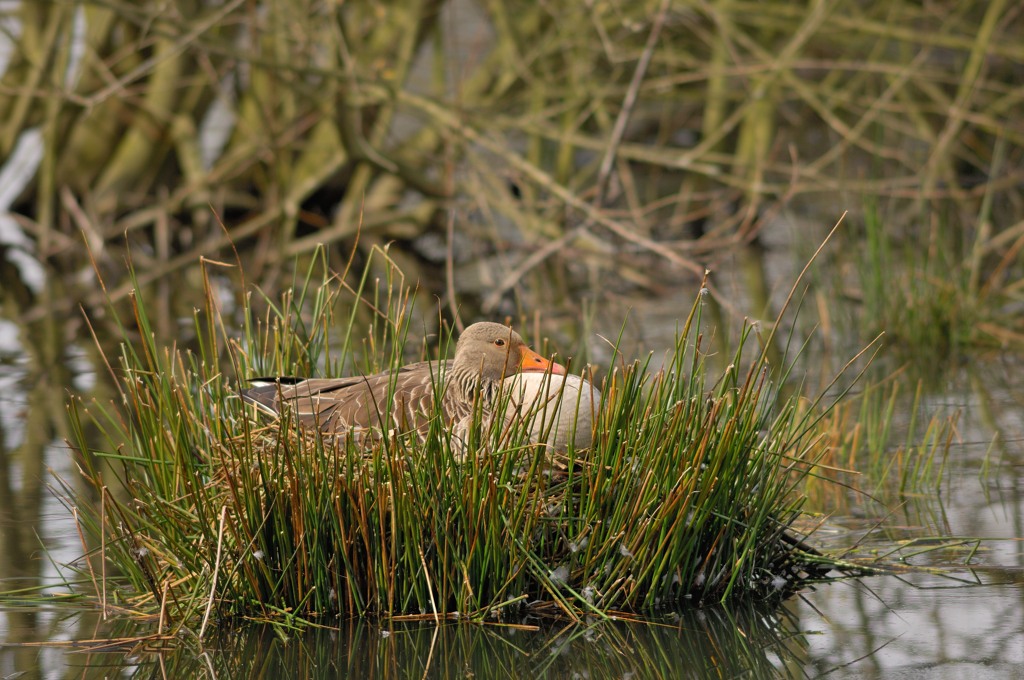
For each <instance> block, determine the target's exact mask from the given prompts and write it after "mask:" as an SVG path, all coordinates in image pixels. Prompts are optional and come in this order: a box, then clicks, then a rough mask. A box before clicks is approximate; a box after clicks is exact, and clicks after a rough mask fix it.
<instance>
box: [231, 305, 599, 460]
mask: <svg viewBox="0 0 1024 680" xmlns="http://www.w3.org/2000/svg"><path fill="white" fill-rule="evenodd" d="M545 373H550V374H555V375H558V376H563V375H564V374H565V367H564V366H562V365H560V364H557V363H554V362H553V361H549V360H548V359H545V358H544V357H542V356H540V355H539V354H537V353H536V352H534V351H533V350H532V349H530V348H529V347H527V346H526V343H525V342H523V339H522V337H520V335H519V334H518V333H516V332H515V331H513V330H512V329H511V328H509V327H507V326H503V325H502V324H498V323H489V322H481V323H475V324H473V325H472V326H469V327H468V328H466V330H465V331H464V332H463V333H462V335H461V336H459V341H458V343H457V344H456V346H455V357H454V359H452V360H448V361H441V362H436V361H435V362H431V361H422V362H419V363H415V364H409V365H407V366H403V367H402V368H399V369H398V370H396V371H394V372H383V373H377V374H374V375H364V376H354V377H349V378H308V379H302V378H258V379H255V380H253V381H252V382H251V386H250V387H249V388H247V389H245V390H243V391H242V398H243V399H244V400H245V401H247V402H249V403H251V404H254V405H255V406H256V407H257V408H259V409H260V410H262V411H265V412H268V413H271V414H273V415H275V416H279V415H281V414H282V413H285V414H287V415H288V416H289V417H292V418H295V419H296V420H297V421H298V422H299V423H300V424H301V425H302V426H304V427H308V428H317V429H319V430H320V431H321V432H322V433H324V434H327V435H333V436H350V435H351V436H354V437H355V438H356V441H362V440H363V439H364V438H366V437H367V436H369V437H370V438H371V439H376V438H379V437H380V434H381V432H382V431H387V432H389V433H395V434H399V433H406V432H412V433H415V434H416V435H417V436H418V437H419V438H421V439H422V438H423V437H424V436H425V435H426V433H427V430H428V429H429V426H430V417H431V414H433V413H435V398H436V397H435V393H434V391H435V386H438V385H440V386H442V390H443V391H442V393H441V397H440V412H441V416H442V417H443V419H444V425H445V427H447V428H449V429H450V430H451V431H452V432H454V433H455V434H457V435H458V436H460V437H461V436H463V435H464V434H465V433H466V432H467V431H468V428H469V425H470V423H471V421H472V418H473V408H474V403H475V402H476V401H477V400H479V402H480V405H481V408H482V415H483V416H484V417H490V415H491V412H492V410H493V407H494V405H495V403H496V402H497V400H499V399H500V398H501V396H500V395H501V392H502V389H504V388H503V381H504V380H505V378H508V377H510V376H515V375H517V374H538V375H543V374H545ZM560 383H561V380H560V379H555V380H552V381H551V385H552V386H553V387H554V386H557V385H558V384H560ZM388 400H390V403H389V401H388ZM588 432H589V430H588ZM538 441H539V440H538Z"/></svg>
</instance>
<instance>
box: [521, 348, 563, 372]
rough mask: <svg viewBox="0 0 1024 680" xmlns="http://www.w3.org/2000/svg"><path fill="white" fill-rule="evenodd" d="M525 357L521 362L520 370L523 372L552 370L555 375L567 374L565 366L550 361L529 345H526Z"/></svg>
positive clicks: (523, 354) (523, 353)
mask: <svg viewBox="0 0 1024 680" xmlns="http://www.w3.org/2000/svg"><path fill="white" fill-rule="evenodd" d="M522 356H523V359H522V361H520V362H519V370H520V371H522V372H523V373H543V372H544V371H548V370H550V371H551V373H552V374H553V375H565V366H563V365H562V364H556V363H555V362H554V361H548V360H547V359H545V358H544V357H542V356H541V355H539V354H537V353H536V352H534V351H533V350H532V349H530V348H529V347H524V348H523V352H522Z"/></svg>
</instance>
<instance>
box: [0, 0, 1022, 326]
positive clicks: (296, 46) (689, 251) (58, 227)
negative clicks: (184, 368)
mask: <svg viewBox="0 0 1024 680" xmlns="http://www.w3.org/2000/svg"><path fill="white" fill-rule="evenodd" d="M0 13H2V16H0V26H2V30H3V34H2V36H0V121H2V122H0V159H10V158H12V153H13V151H14V149H15V148H16V146H17V145H18V144H19V141H23V140H25V139H26V138H29V137H31V136H33V135H35V136H38V138H39V140H40V141H39V142H37V145H40V144H41V146H42V153H38V154H36V155H37V156H38V160H36V161H35V162H33V163H32V164H31V165H30V166H29V168H28V169H26V170H24V171H23V172H24V173H26V174H27V175H29V177H28V180H27V181H26V182H25V183H24V186H23V187H22V188H21V189H20V190H19V191H18V192H17V195H15V196H10V197H9V198H7V200H6V201H5V202H4V203H3V204H0V212H4V211H6V212H8V213H9V214H10V216H11V217H12V218H13V219H14V222H13V224H16V225H17V226H16V228H12V227H11V226H10V225H11V224H12V223H10V222H8V223H6V224H7V227H6V229H0V249H3V251H4V252H5V253H6V254H7V259H10V257H9V253H11V252H12V251H15V250H16V251H19V252H20V253H22V254H23V255H24V254H28V255H29V256H31V258H34V259H35V260H36V261H37V262H39V263H41V264H42V265H43V266H44V268H46V269H47V270H48V271H49V272H50V273H51V275H52V274H53V273H55V272H60V273H61V276H58V277H54V278H58V279H61V281H62V283H61V286H62V289H61V291H62V292H61V294H59V295H56V296H55V297H56V299H57V300H58V302H56V303H53V302H50V303H47V306H46V307H45V308H42V307H36V308H35V310H34V311H29V310H28V309H27V308H26V307H28V306H30V305H27V304H26V303H24V302H22V303H21V305H20V306H22V308H23V312H24V313H27V314H30V315H31V314H35V315H36V316H39V315H42V314H46V313H48V312H52V311H53V310H54V309H58V310H63V311H70V310H71V309H72V307H73V304H74V303H77V302H84V303H85V304H86V306H87V307H89V308H94V307H97V306H98V305H99V304H100V303H101V302H102V299H103V298H102V295H101V294H100V292H99V291H98V290H97V286H96V283H95V278H94V276H93V275H92V273H91V270H92V263H91V261H90V257H89V255H88V253H89V252H91V255H92V257H93V258H95V261H96V263H97V265H98V266H99V267H100V268H101V270H102V271H103V272H104V274H105V279H106V280H107V281H108V282H110V283H111V284H112V287H111V289H110V293H111V294H112V295H113V297H114V298H115V299H118V298H123V297H124V296H126V295H127V293H128V290H129V288H128V285H127V283H125V282H126V280H127V279H126V278H124V277H123V275H120V274H117V273H116V272H117V271H120V270H122V269H123V268H124V267H123V264H122V263H123V261H124V260H125V259H126V258H125V256H126V253H125V251H126V249H129V248H130V249H131V251H132V260H133V262H134V263H135V266H136V268H137V276H138V280H139V282H141V283H143V284H145V285H149V284H157V283H158V282H163V283H162V284H160V285H163V286H164V287H165V289H166V290H175V291H178V292H179V293H180V297H181V298H182V300H181V302H180V304H181V306H182V309H181V310H179V311H185V312H187V310H189V309H191V306H192V302H190V297H189V295H187V294H186V293H184V292H183V291H185V290H187V289H194V290H196V291H197V294H198V289H199V286H196V285H191V286H188V285H184V284H185V283H186V282H187V281H188V280H189V277H192V278H194V277H195V276H196V274H195V271H196V267H195V265H196V264H197V263H198V261H199V257H200V256H201V255H208V256H218V257H226V256H227V255H228V253H230V250H231V248H235V249H237V253H238V256H239V257H240V258H241V262H242V263H243V264H244V269H245V271H246V273H247V276H249V277H250V278H252V279H255V280H256V281H257V282H259V283H260V284H261V285H262V286H264V287H265V288H266V289H267V290H268V291H269V292H273V291H274V290H276V289H277V288H278V287H279V286H281V285H284V284H286V283H287V282H288V280H289V276H290V274H289V272H290V271H291V268H290V264H289V263H290V262H291V261H292V260H293V259H294V258H295V257H296V256H298V257H300V258H301V257H308V256H309V255H310V254H311V253H312V252H313V250H314V249H315V247H316V245H317V244H318V243H327V244H329V245H332V246H333V248H332V249H331V251H330V252H331V253H332V255H331V256H332V258H333V262H334V263H335V264H336V265H337V266H338V268H339V269H341V268H343V265H344V263H345V262H346V260H347V257H348V254H349V253H350V252H351V250H352V248H353V247H354V246H355V244H356V243H358V252H360V253H365V252H367V249H369V248H372V247H374V246H380V245H384V244H388V243H391V244H394V245H393V247H392V254H393V256H394V257H395V258H397V259H399V260H400V263H401V265H402V268H403V270H404V271H406V272H407V273H408V274H409V275H410V278H411V279H412V280H419V281H420V282H421V284H422V286H423V294H424V295H437V296H443V294H444V287H443V285H442V283H441V282H443V280H444V276H443V273H442V271H443V267H444V265H445V260H446V259H449V260H451V261H452V262H451V263H450V264H452V265H454V266H455V268H456V269H457V271H458V276H457V277H456V281H457V288H458V289H459V292H460V294H461V295H467V296H470V297H471V298H472V297H474V296H476V297H475V299H478V300H480V301H482V302H484V303H485V305H484V308H485V311H487V312H488V313H489V314H492V315H493V314H497V313H509V312H510V310H514V309H515V307H511V308H510V307H509V306H508V303H509V302H510V301H515V300H517V299H518V298H516V296H521V295H529V293H528V291H529V290H531V289H533V288H536V286H533V285H532V284H535V283H536V281H537V280H538V278H537V277H542V276H550V274H551V273H552V272H555V273H557V275H556V276H555V277H554V278H555V279H556V283H555V284H554V285H555V286H556V287H557V288H558V290H555V291H554V293H555V294H554V295H552V294H551V290H550V285H548V286H547V294H546V297H545V302H546V303H547V304H549V305H551V304H553V303H552V302H551V300H552V298H554V299H559V298H563V297H569V291H571V290H572V289H573V287H574V286H579V285H587V284H588V283H593V282H594V281H597V280H600V281H602V283H603V284H604V285H610V286H617V287H619V288H620V289H631V288H634V289H635V288H636V287H639V289H640V290H642V291H647V292H650V293H658V292H660V291H661V290H663V289H664V287H665V286H666V285H667V282H668V281H671V280H680V279H686V278H689V277H692V276H693V275H694V274H699V273H701V272H702V271H703V268H704V266H705V265H709V264H710V265H712V266H713V265H714V264H715V263H716V262H717V261H718V260H719V259H720V258H721V257H722V254H723V253H725V252H728V251H730V250H732V249H735V248H737V247H738V246H741V245H744V244H749V243H751V242H757V241H758V240H759V239H760V238H761V236H762V233H763V231H764V229H765V225H766V224H770V223H771V222H772V220H774V219H776V218H777V217H778V216H779V215H780V214H783V213H788V212H792V211H796V212H799V213H802V214H810V215H814V216H821V217H822V219H821V220H820V223H821V224H822V226H823V227H825V226H827V225H829V224H831V223H832V222H834V220H835V218H836V217H837V215H838V214H840V213H841V212H842V211H843V210H845V209H852V210H853V211H854V215H855V216H856V215H857V213H858V211H859V210H860V209H862V208H864V207H865V206H870V208H871V210H869V211H867V212H871V213H872V219H873V218H874V216H875V212H880V215H877V216H879V217H881V218H884V220H885V229H886V233H887V235H888V238H894V239H897V240H901V241H905V242H907V243H914V242H915V239H917V238H919V237H921V236H922V234H924V235H927V234H930V233H933V232H932V230H933V229H934V226H935V225H936V224H938V225H940V227H941V230H942V232H943V233H944V234H948V235H949V236H948V239H949V241H950V243H952V244H953V245H952V246H951V248H952V252H953V255H954V257H955V256H956V254H957V253H962V255H963V257H962V258H961V259H960V260H959V261H960V262H963V263H964V264H965V269H967V270H969V271H967V273H966V274H965V276H966V277H968V278H970V280H971V283H970V285H969V288H970V290H971V291H973V295H974V296H975V297H974V300H975V301H978V300H979V299H980V297H982V296H984V297H985V299H986V300H989V301H991V300H996V299H1002V298H1001V297H1000V296H1003V297H1005V296H1006V295H1008V296H1010V297H1011V298H1019V296H1020V290H1019V287H1017V288H1013V287H1010V288H1007V287H1006V286H1004V285H1003V282H1004V281H1007V280H1012V275H1019V273H1020V267H1021V261H1020V254H1019V253H1020V248H1021V242H1022V241H1021V238H1022V237H1021V236H1020V225H1021V224H1022V223H1024V199H1022V198H1021V197H1022V195H1024V192H1022V191H1021V188H1022V185H1024V170H1022V169H1021V168H1024V163H1022V160H1024V159H1022V155H1024V118H1022V117H1020V116H1019V115H1018V114H1017V113H1016V112H1017V111H1018V110H1019V109H1020V104H1021V99H1022V98H1024V94H1022V92H1024V91H1022V90H1021V88H1020V87H1019V85H1018V84H1019V83H1020V82H1021V79H1022V77H1024V47H1022V45H1024V41H1022V40H1021V38H1022V37H1024V18H1022V13H1024V10H1022V9H1021V8H1019V7H1016V6H1012V5H1011V4H1010V3H1005V2H993V3H988V2H951V1H950V2H931V3H926V4H925V5H921V4H920V3H910V2H896V3H881V2H868V3H863V2H852V1H845V2H831V3H826V2H821V1H811V2H808V3H806V4H798V5H794V4H792V3H785V2H767V3H764V2H757V3H752V2H742V1H737V0H718V1H709V2H702V3H696V4H691V3H686V4H683V3H678V2H667V3H659V2H643V3H590V2H569V3H557V4H542V5H537V4H534V3H525V2H514V3H503V2H490V1H487V0H478V1H475V2H474V1H473V0H452V1H451V2H442V1H440V0H420V1H419V2H410V3H400V4H398V5H393V6H384V5H377V4H369V3H338V2H323V1H322V0H262V1H256V2H253V1H247V2H246V1H243V0H227V1H224V2H211V1H209V0H171V1H167V0H163V1H161V2H156V1H152V2H146V1H140V2H123V1H119V0H62V1H56V0H53V1H46V0H44V1H38V0H33V1H27V0H22V1H18V0H8V1H7V2H4V3H2V4H0ZM997 147H998V148H999V149H1001V150H1000V152H999V154H998V155H999V159H1000V161H999V162H998V163H997V162H996V156H997V154H996V149H997ZM4 162H6V161H4ZM448 211H455V216H456V217H455V228H454V230H453V231H454V243H446V240H448V239H447V236H446V234H447V232H446V227H445V225H446V222H447V219H448ZM853 221H854V223H855V224H856V223H857V220H856V217H855V219H854V220H853ZM588 225H590V226H588ZM16 232H17V233H16ZM809 236H810V238H809V239H808V240H810V241H815V242H816V241H817V239H818V237H819V235H818V234H814V235H809ZM83 239H84V241H85V242H86V243H87V244H88V246H89V248H88V251H87V250H86V249H84V248H82V247H81V246H82V243H83ZM232 257H234V256H233V255H232ZM987 259H991V260H992V261H993V262H994V263H995V264H996V266H995V270H996V272H997V274H998V277H997V278H985V279H984V280H981V279H980V278H979V274H978V272H979V271H983V270H984V269H985V267H984V266H982V265H984V263H985V262H986V261H987ZM877 264H878V263H873V266H874V265H877ZM2 271H3V272H4V274H3V276H4V279H5V281H4V284H5V285H4V288H5V289H7V290H14V289H15V288H16V286H11V285H8V284H10V283H13V281H12V277H17V276H18V274H17V273H16V271H17V270H12V269H10V268H4V269H3V270H2ZM862 287H863V288H864V289H866V290H867V289H869V286H867V285H864V286H862ZM868 293H870V290H867V292H866V293H864V294H865V295H866V294H868ZM175 304H179V303H175ZM1000 304H1001V303H1000ZM527 306H529V305H527ZM170 312H171V313H172V314H173V312H174V310H170ZM1003 328H1005V329H1006V333H1004V334H1003V335H1002V336H1001V339H1002V340H1004V341H1005V338H1006V337H1009V338H1013V337H1015V335H1014V333H1017V332H1018V331H1017V330H1016V329H1014V328H1008V327H1005V326H1003Z"/></svg>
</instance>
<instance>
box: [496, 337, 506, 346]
mask: <svg viewBox="0 0 1024 680" xmlns="http://www.w3.org/2000/svg"><path fill="white" fill-rule="evenodd" d="M494 344H495V345H496V346H498V347H504V346H505V341H504V340H503V339H501V338H498V339H497V340H495V341H494Z"/></svg>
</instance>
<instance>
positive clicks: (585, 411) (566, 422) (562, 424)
mask: <svg viewBox="0 0 1024 680" xmlns="http://www.w3.org/2000/svg"><path fill="white" fill-rule="evenodd" d="M502 390H504V391H506V393H507V394H508V395H509V405H508V408H507V410H506V412H505V418H506V423H513V424H514V423H517V422H521V423H523V424H529V427H530V441H533V442H538V443H540V442H543V443H545V444H548V445H549V446H551V447H552V448H554V449H555V450H556V451H565V450H566V448H567V447H568V445H569V442H570V441H572V443H573V448H574V449H577V450H579V449H587V448H590V445H591V444H592V443H593V439H594V422H595V421H596V420H597V409H598V407H599V405H600V403H601V393H600V392H599V391H598V389H597V388H596V387H594V386H593V385H592V384H590V383H589V382H588V381H586V380H584V379H583V378H581V377H579V376H577V375H567V376H563V375H545V374H543V373H518V374H516V375H513V376H511V377H508V378H505V381H504V383H502Z"/></svg>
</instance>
